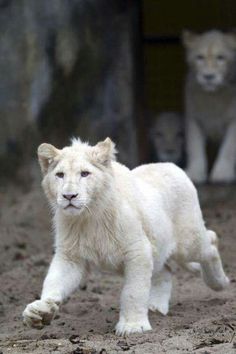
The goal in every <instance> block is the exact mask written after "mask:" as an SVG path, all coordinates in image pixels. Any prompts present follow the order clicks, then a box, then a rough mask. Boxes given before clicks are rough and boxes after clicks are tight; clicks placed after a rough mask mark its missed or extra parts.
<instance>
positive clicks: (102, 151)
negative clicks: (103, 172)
mask: <svg viewBox="0 0 236 354" xmlns="http://www.w3.org/2000/svg"><path fill="white" fill-rule="evenodd" d="M116 153H117V151H116V148H115V144H114V143H113V141H112V140H111V139H110V138H106V139H105V140H104V141H101V142H99V143H97V145H95V146H94V151H93V157H94V158H96V160H97V161H98V162H99V163H100V164H102V165H104V166H108V165H109V164H110V162H111V161H112V160H115V159H116Z"/></svg>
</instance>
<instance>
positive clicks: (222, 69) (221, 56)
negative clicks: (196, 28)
mask: <svg viewBox="0 0 236 354" xmlns="http://www.w3.org/2000/svg"><path fill="white" fill-rule="evenodd" d="M183 43H184V46H185V48H186V50H187V61H188V64H189V66H190V69H191V70H192V72H193V74H194V76H195V79H196V81H197V82H198V83H199V84H200V85H201V87H202V88H203V89H204V90H205V91H215V90H216V89H217V88H219V87H221V86H224V85H225V84H227V83H228V82H229V81H230V76H231V72H232V69H233V70H234V71H235V69H234V68H233V65H234V64H235V59H236V53H235V50H236V35H235V34H234V33H228V34H225V33H222V32H220V31H216V30H214V31H209V32H206V33H203V34H201V35H198V34H194V33H192V32H189V31H185V32H184V33H183Z"/></svg>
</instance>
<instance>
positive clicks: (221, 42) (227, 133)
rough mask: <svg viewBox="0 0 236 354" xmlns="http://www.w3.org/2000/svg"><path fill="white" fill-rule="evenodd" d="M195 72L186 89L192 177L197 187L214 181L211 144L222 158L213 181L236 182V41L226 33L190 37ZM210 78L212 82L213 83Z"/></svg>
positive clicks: (190, 61)
mask: <svg viewBox="0 0 236 354" xmlns="http://www.w3.org/2000/svg"><path fill="white" fill-rule="evenodd" d="M184 44H185V47H186V56H187V62H188V64H189V73H188V76H187V81H186V88H185V109H186V143H187V155H188V166H187V170H186V171H187V173H188V175H189V176H190V177H191V178H192V179H193V180H194V181H195V182H205V181H206V180H207V178H208V175H207V169H208V161H207V156H206V142H207V140H208V139H211V140H213V141H215V142H216V143H217V144H218V146H219V152H218V156H217V158H216V161H215V162H214V165H213V168H212V170H211V172H210V176H209V179H210V181H211V182H232V181H235V179H236V139H235V137H236V69H235V68H236V36H235V34H233V33H232V34H231V33H228V34H224V33H222V32H220V31H209V32H206V33H203V34H202V35H196V34H193V33H190V32H185V33H184ZM209 75H210V79H209Z"/></svg>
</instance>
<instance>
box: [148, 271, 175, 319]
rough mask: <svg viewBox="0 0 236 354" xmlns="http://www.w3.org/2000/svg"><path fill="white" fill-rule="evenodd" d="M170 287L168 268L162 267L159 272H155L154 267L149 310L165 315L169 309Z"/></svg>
mask: <svg viewBox="0 0 236 354" xmlns="http://www.w3.org/2000/svg"><path fill="white" fill-rule="evenodd" d="M171 289H172V279H171V272H170V271H169V269H168V268H167V267H164V268H163V269H162V270H161V271H160V272H157V271H155V268H154V271H153V275H152V285H151V290H150V295H149V305H148V308H149V310H151V311H159V312H160V313H162V314H163V315H166V314H167V313H168V311H169V301H170V297H171Z"/></svg>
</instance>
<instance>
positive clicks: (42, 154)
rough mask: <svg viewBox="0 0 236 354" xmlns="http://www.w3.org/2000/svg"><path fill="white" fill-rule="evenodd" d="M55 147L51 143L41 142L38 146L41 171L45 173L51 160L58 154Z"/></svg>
mask: <svg viewBox="0 0 236 354" xmlns="http://www.w3.org/2000/svg"><path fill="white" fill-rule="evenodd" d="M59 151H60V150H58V149H57V148H55V147H54V146H53V145H50V144H46V143H43V144H41V145H39V147H38V159H39V164H40V167H41V170H42V173H43V174H44V175H45V174H46V173H47V171H48V167H49V165H50V164H51V163H52V162H53V160H54V159H55V157H56V156H57V155H58V154H59Z"/></svg>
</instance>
